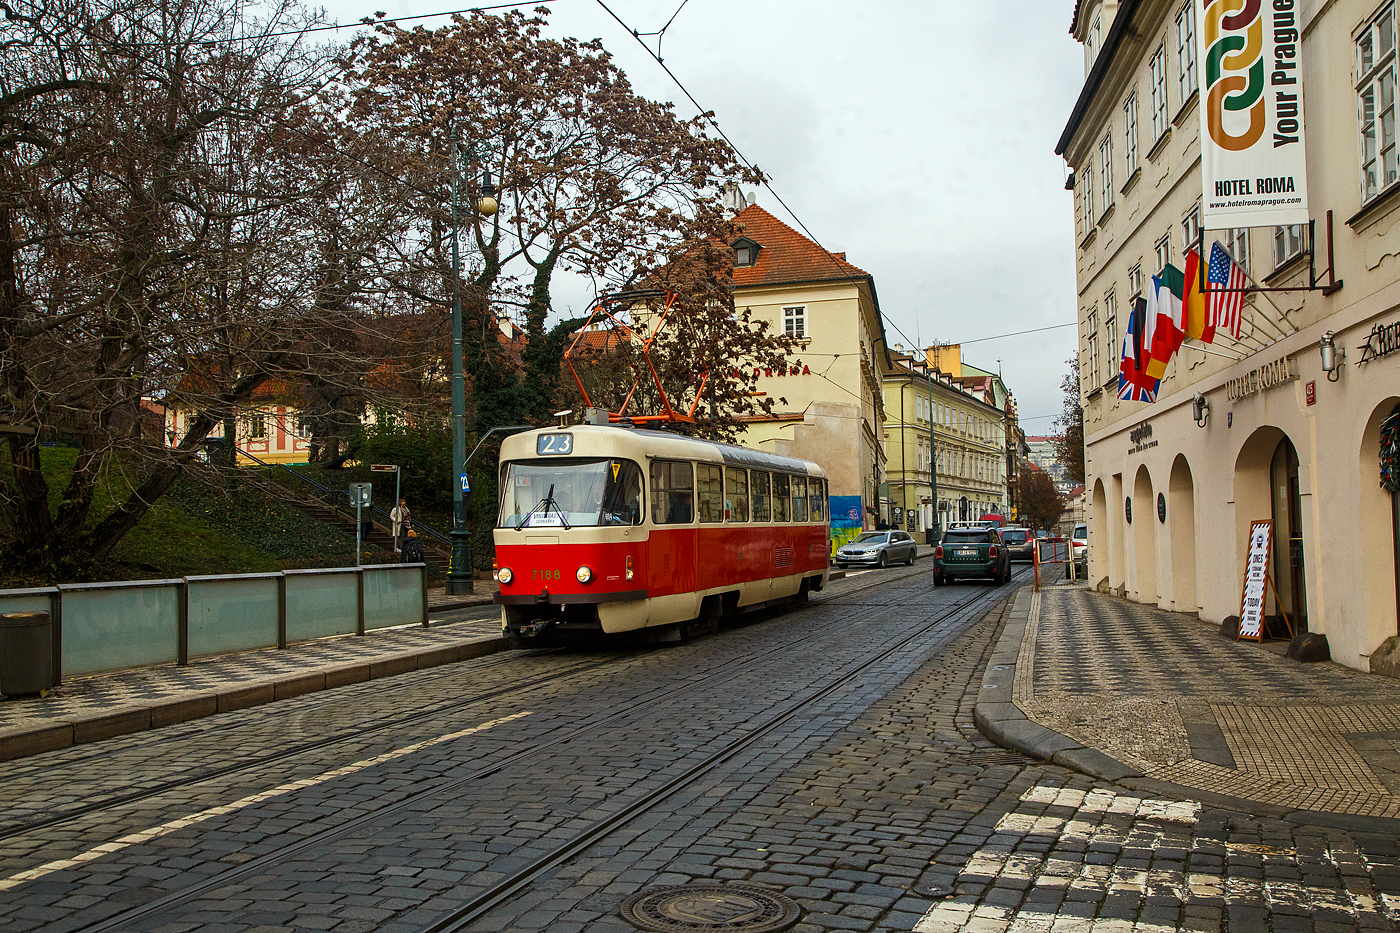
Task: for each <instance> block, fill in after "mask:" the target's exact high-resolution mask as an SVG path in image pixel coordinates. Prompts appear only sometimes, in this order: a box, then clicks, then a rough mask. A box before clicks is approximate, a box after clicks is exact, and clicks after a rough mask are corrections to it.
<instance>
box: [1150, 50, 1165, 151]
mask: <svg viewBox="0 0 1400 933" xmlns="http://www.w3.org/2000/svg"><path fill="white" fill-rule="evenodd" d="M1166 131H1167V50H1166V48H1164V47H1163V46H1160V45H1159V46H1157V51H1155V52H1153V53H1152V142H1153V143H1156V142H1157V140H1159V139H1161V138H1162V134H1163V133H1165V132H1166Z"/></svg>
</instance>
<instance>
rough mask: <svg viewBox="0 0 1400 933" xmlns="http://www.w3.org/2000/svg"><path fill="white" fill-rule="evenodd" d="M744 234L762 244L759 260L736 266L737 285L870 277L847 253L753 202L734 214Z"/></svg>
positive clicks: (737, 224)
mask: <svg viewBox="0 0 1400 933" xmlns="http://www.w3.org/2000/svg"><path fill="white" fill-rule="evenodd" d="M734 224H735V226H736V227H737V228H738V229H739V232H740V235H742V236H745V237H748V238H749V239H750V240H753V241H754V242H755V243H757V244H758V245H759V247H760V249H759V251H758V261H757V262H755V263H754V264H753V265H752V266H737V267H735V269H734V285H735V287H736V288H743V287H744V286H746V285H785V284H789V283H793V282H827V281H841V280H843V279H857V280H860V279H867V278H869V277H870V273H868V272H866V271H865V270H864V269H861V268H858V267H857V266H853V265H851V264H850V263H849V262H846V254H845V253H833V252H829V251H827V250H824V249H822V248H821V247H820V246H818V245H817V244H816V243H813V242H812V241H811V240H809V239H808V238H807V237H805V236H803V235H802V234H800V233H798V232H797V231H796V230H794V229H792V228H791V227H789V226H788V225H787V224H785V223H783V222H782V221H781V220H779V219H778V218H776V217H774V216H773V215H772V214H770V213H768V212H767V211H765V210H764V209H763V208H761V207H759V206H758V205H757V204H750V205H749V206H748V207H746V208H744V209H743V210H742V211H740V212H739V213H738V215H737V216H736V217H735V218H734Z"/></svg>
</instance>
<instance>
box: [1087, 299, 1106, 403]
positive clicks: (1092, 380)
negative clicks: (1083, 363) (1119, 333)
mask: <svg viewBox="0 0 1400 933" xmlns="http://www.w3.org/2000/svg"><path fill="white" fill-rule="evenodd" d="M1084 330H1085V332H1086V336H1087V337H1088V357H1089V371H1088V372H1087V373H1086V374H1085V375H1087V376H1088V377H1089V391H1090V392H1092V391H1093V390H1095V389H1097V388H1098V387H1099V386H1100V385H1101V384H1102V383H1101V382H1100V381H1099V309H1098V307H1097V306H1095V307H1093V308H1090V309H1089V316H1088V318H1087V319H1086V323H1085V327H1084Z"/></svg>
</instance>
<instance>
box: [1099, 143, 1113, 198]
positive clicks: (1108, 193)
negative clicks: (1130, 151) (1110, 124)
mask: <svg viewBox="0 0 1400 933" xmlns="http://www.w3.org/2000/svg"><path fill="white" fill-rule="evenodd" d="M1099 200H1100V201H1101V202H1102V203H1101V204H1100V205H1099V210H1100V211H1105V212H1106V211H1107V210H1108V209H1109V208H1110V207H1112V206H1113V135H1112V134H1111V133H1110V134H1109V135H1108V136H1105V137H1104V138H1103V142H1101V143H1099Z"/></svg>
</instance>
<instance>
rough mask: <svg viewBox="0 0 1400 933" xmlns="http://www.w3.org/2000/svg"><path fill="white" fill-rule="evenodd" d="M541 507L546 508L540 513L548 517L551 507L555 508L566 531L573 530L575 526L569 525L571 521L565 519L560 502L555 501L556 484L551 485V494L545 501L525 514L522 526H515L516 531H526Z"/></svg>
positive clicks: (545, 497) (538, 503)
mask: <svg viewBox="0 0 1400 933" xmlns="http://www.w3.org/2000/svg"><path fill="white" fill-rule="evenodd" d="M540 506H544V511H543V512H540V514H541V515H548V514H549V507H550V506H554V511H555V513H556V514H557V515H558V516H559V521H560V522H562V523H563V525H564V530H565V531H569V530H571V529H572V528H573V525H570V524H569V520H568V519H567V518H565V517H564V510H563V509H561V508H560V507H559V503H558V502H555V501H554V484H553V483H550V484H549V492H547V493H545V494H544V498H543V499H541V500H540V501H539V502H537V503H535V507H534V508H533V509H531V510H530V511H528V512H526V513H525V517H524V518H522V519H521V520H520V524H518V525H516V526H515V530H516V531H524V530H525V526H526V525H528V524H529V523H530V516H532V515H534V514H535V513H536V512H539V509H540Z"/></svg>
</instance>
